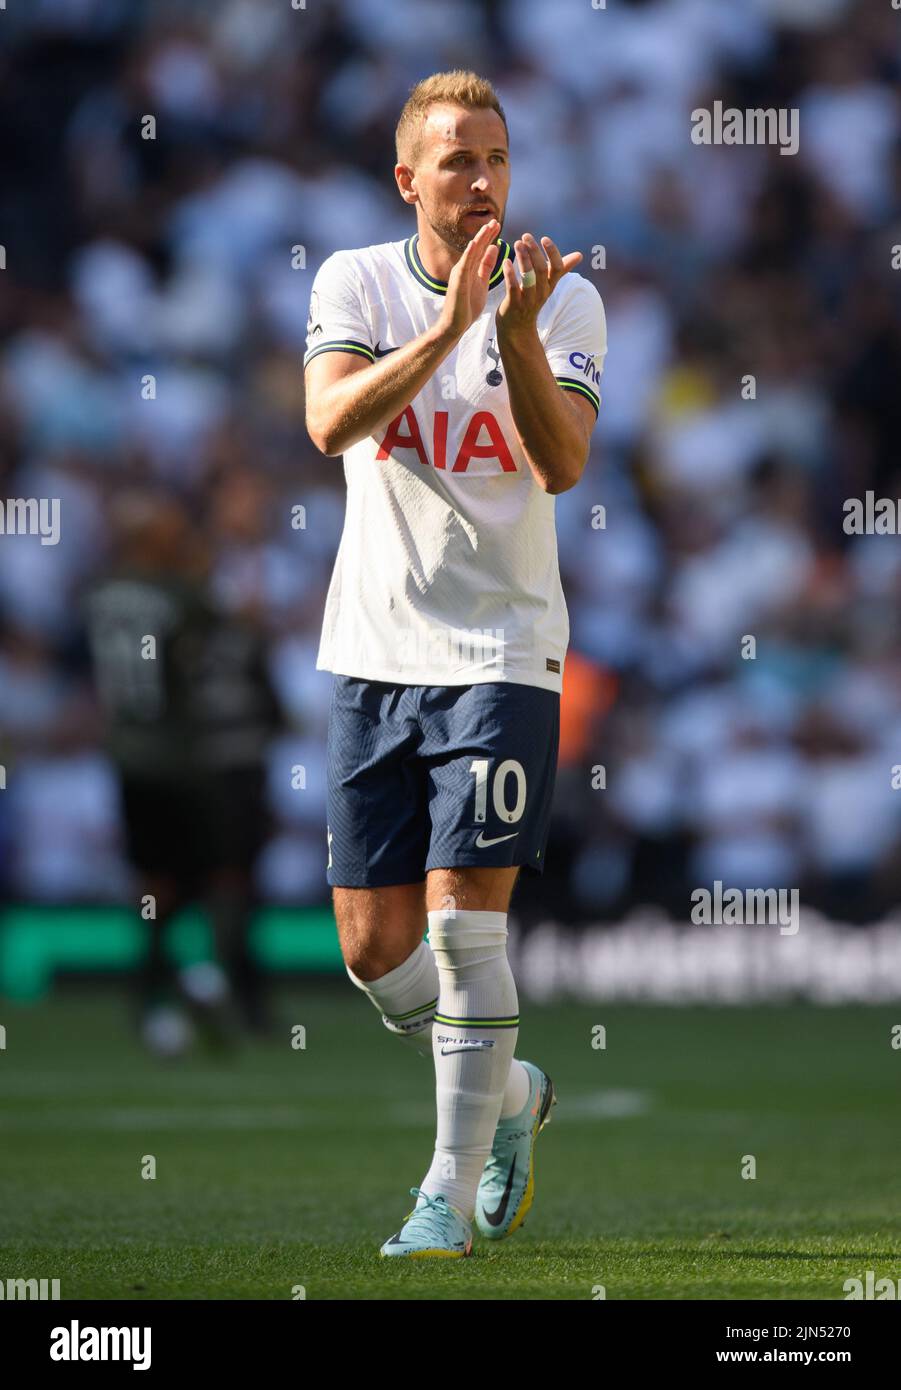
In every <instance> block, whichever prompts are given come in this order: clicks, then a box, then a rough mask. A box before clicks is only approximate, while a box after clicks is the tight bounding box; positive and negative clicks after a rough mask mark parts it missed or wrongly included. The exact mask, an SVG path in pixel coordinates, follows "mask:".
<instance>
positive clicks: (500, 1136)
mask: <svg viewBox="0 0 901 1390" xmlns="http://www.w3.org/2000/svg"><path fill="white" fill-rule="evenodd" d="M523 1066H524V1067H525V1069H526V1071H527V1072H528V1073H529V1077H530V1079H531V1082H532V1085H531V1087H530V1090H529V1099H528V1100H527V1101H526V1103H525V1105H524V1106H523V1108H522V1110H520V1112H519V1114H518V1115H511V1116H510V1117H509V1119H506V1120H498V1124H497V1129H496V1130H495V1131H494V1143H493V1144H492V1146H491V1156H490V1158H489V1159H488V1162H487V1163H486V1164H485V1171H484V1172H483V1173H482V1177H481V1180H480V1182H479V1190H478V1192H477V1193H476V1210H475V1224H476V1227H477V1229H478V1231H479V1234H480V1235H483V1236H486V1237H487V1239H488V1240H503V1238H504V1236H509V1235H511V1234H512V1233H513V1232H514V1231H515V1230H517V1229H518V1228H519V1227H520V1226H521V1225H522V1223H523V1221H524V1220H525V1218H526V1213H527V1212H528V1210H529V1208H530V1207H531V1205H532V1199H533V1197H534V1195H535V1157H534V1151H535V1140H536V1139H537V1138H538V1136H539V1134H540V1133H541V1131H542V1129H544V1126H545V1125H546V1124H547V1123H548V1121H549V1120H550V1109H551V1106H552V1105H556V1104H557V1096H556V1093H555V1091H554V1083H553V1082H552V1081H551V1078H550V1077H549V1076H548V1075H547V1074H546V1073H545V1072H543V1071H542V1070H541V1068H540V1067H536V1066H535V1065H534V1064H533V1063H532V1062H523Z"/></svg>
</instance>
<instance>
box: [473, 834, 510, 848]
mask: <svg viewBox="0 0 901 1390" xmlns="http://www.w3.org/2000/svg"><path fill="white" fill-rule="evenodd" d="M518 834H519V831H518V830H514V831H513V833H512V834H510V835H497V836H495V838H494V839H493V840H486V839H485V832H484V830H480V831H479V834H478V838H477V840H476V849H487V848H488V846H489V845H499V844H502V843H503V841H504V840H512V839H513V836H514V835H518Z"/></svg>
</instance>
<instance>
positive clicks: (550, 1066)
mask: <svg viewBox="0 0 901 1390" xmlns="http://www.w3.org/2000/svg"><path fill="white" fill-rule="evenodd" d="M523 1016H524V1023H523V1026H522V1028H521V1031H520V1043H519V1046H518V1049H517V1051H518V1053H519V1055H520V1056H521V1057H526V1058H529V1059H532V1060H535V1061H537V1062H539V1063H540V1064H541V1065H542V1066H543V1067H545V1068H546V1069H547V1070H548V1071H549V1072H550V1074H551V1075H552V1076H553V1078H554V1080H555V1082H556V1085H557V1090H558V1094H559V1104H558V1105H557V1107H556V1110H555V1112H554V1119H553V1123H551V1124H550V1125H549V1126H548V1127H547V1128H546V1129H545V1131H544V1133H543V1134H542V1136H541V1138H540V1139H539V1141H538V1146H537V1150H536V1175H537V1186H536V1198H535V1205H534V1206H533V1208H532V1211H531V1213H530V1215H529V1216H528V1218H527V1219H526V1222H525V1225H524V1227H523V1228H522V1230H521V1231H519V1232H517V1233H516V1234H515V1235H514V1236H512V1237H511V1238H510V1239H509V1240H507V1241H503V1242H500V1243H499V1244H497V1245H492V1244H489V1243H488V1242H485V1241H481V1240H478V1238H477V1239H476V1243H475V1248H474V1255H473V1258H471V1259H469V1260H460V1261H428V1262H424V1261H416V1262H408V1261H404V1260H391V1261H387V1260H381V1259H379V1257H378V1248H379V1245H380V1244H381V1242H382V1241H383V1240H385V1239H386V1238H387V1237H388V1236H389V1235H391V1233H392V1232H393V1231H395V1230H396V1229H397V1227H398V1226H399V1225H400V1223H401V1220H402V1218H403V1216H404V1215H405V1214H406V1212H407V1211H408V1210H409V1209H410V1207H411V1206H412V1204H413V1199H412V1198H410V1197H409V1196H408V1189H409V1188H410V1187H411V1186H412V1185H414V1184H416V1183H418V1182H419V1181H420V1179H421V1177H422V1176H423V1174H424V1173H425V1170H426V1168H427V1167H428V1163H429V1158H430V1152H431V1145H432V1140H433V1131H432V1119H431V1115H432V1077H431V1068H430V1066H429V1064H428V1062H427V1061H426V1060H425V1059H423V1058H420V1057H418V1056H417V1055H416V1054H414V1053H412V1052H411V1051H409V1050H407V1049H406V1048H405V1047H404V1046H403V1045H402V1044H400V1043H399V1042H397V1040H395V1039H392V1038H391V1037H389V1036H388V1034H387V1033H386V1032H385V1031H384V1029H383V1028H382V1027H381V1025H380V1023H379V1021H378V1016H377V1014H376V1013H375V1011H374V1010H373V1009H372V1008H371V1007H370V1006H369V1005H368V1004H367V1003H366V1002H365V1001H364V1000H362V999H361V998H360V997H359V996H358V995H357V994H356V992H355V991H352V990H351V989H350V987H349V986H344V985H343V984H341V983H339V982H337V981H322V982H313V983H311V984H310V985H309V986H308V987H305V988H304V987H298V986H293V987H291V988H290V990H289V992H287V993H284V994H282V995H280V996H279V999H278V1017H279V1023H280V1029H279V1036H278V1038H277V1039H276V1040H275V1041H274V1042H267V1043H265V1044H263V1043H255V1044H253V1045H249V1046H248V1047H247V1048H246V1049H245V1050H244V1051H242V1052H241V1053H240V1055H239V1056H238V1057H237V1058H236V1059H234V1060H217V1059H215V1058H211V1057H210V1055H209V1054H207V1053H205V1052H204V1051H203V1050H202V1049H200V1048H198V1049H197V1050H195V1052H193V1053H192V1054H191V1056H190V1057H189V1058H187V1059H185V1060H182V1061H180V1062H176V1063H163V1062H159V1061H155V1060H153V1059H152V1058H149V1057H147V1056H145V1054H144V1053H143V1051H142V1050H141V1048H140V1047H139V1045H138V1043H137V1042H136V1040H135V1039H134V1038H133V1036H132V1035H131V1033H130V1032H129V1030H128V1026H127V1014H126V1008H125V1003H124V1000H123V997H122V996H121V995H119V994H116V993H115V992H114V991H112V990H111V989H107V990H102V989H94V990H91V991H84V990H80V991H76V990H68V991H66V992H64V993H59V994H58V995H57V997H56V998H55V999H53V1000H51V1001H48V1002H46V1003H42V1004H39V1005H37V1006H33V1007H23V1006H13V1005H9V1004H7V1005H5V1006H3V1007H2V1011H0V1021H2V1022H3V1023H4V1024H5V1026H6V1047H5V1049H4V1050H0V1117H2V1118H0V1134H2V1146H0V1277H2V1278H15V1277H22V1278H26V1277H27V1278H32V1277H33V1278H40V1277H46V1278H58V1279H59V1280H60V1281H61V1296H62V1298H64V1299H65V1298H112V1299H158V1298H162V1299H198V1298H199V1299H238V1298H244V1299H285V1300H290V1299H291V1298H292V1297H294V1296H297V1295H296V1293H295V1290H296V1288H297V1286H302V1287H303V1289H304V1290H305V1296H306V1297H307V1298H309V1299H342V1298H343V1299H472V1298H475V1299H584V1300H590V1299H592V1298H593V1297H597V1296H598V1286H603V1287H604V1289H605V1291H606V1297H607V1298H608V1299H732V1298H752V1299H793V1298H814V1299H833V1300H836V1299H837V1300H841V1299H842V1298H843V1296H844V1295H843V1289H842V1285H843V1282H844V1280H845V1279H847V1278H849V1277H852V1276H856V1275H860V1276H862V1275H863V1273H864V1272H865V1271H866V1270H867V1269H873V1270H875V1271H876V1275H877V1277H882V1276H886V1275H888V1276H891V1277H893V1278H898V1277H899V1276H901V1209H899V1188H901V1176H899V1161H898V1160H899V1153H901V1146H899V1139H901V1121H899V1105H898V1101H899V1094H901V1071H899V1069H901V1052H899V1051H896V1050H893V1049H892V1047H891V1027H892V1025H893V1024H894V1023H896V1022H898V1021H899V1020H898V1010H897V1009H891V1008H884V1007H882V1008H871V1009H866V1008H844V1007H841V1008H823V1009H817V1008H813V1007H809V1006H803V1005H796V1006H792V1007H787V1008H769V1007H767V1008H763V1007H758V1008H739V1009H724V1008H691V1009H676V1008H645V1007H623V1006H617V1007H608V1006H602V1005H594V1006H587V1007H586V1006H583V1005H572V1004H567V1005H565V1006H564V1005H557V1006H554V1007H547V1008H540V1007H536V1006H529V1005H525V1007H524V1009H523ZM598 1023H601V1024H604V1025H605V1027H606V1030H607V1046H606V1049H604V1050H595V1048H593V1047H592V1042H591V1038H592V1027H593V1026H594V1025H596V1024H598ZM295 1024H303V1026H304V1028H305V1029H306V1047H305V1048H304V1049H302V1050H301V1049H298V1050H295V1049H294V1048H292V1046H291V1041H290V1039H291V1028H292V1026H293V1025H295ZM148 1154H149V1155H153V1156H154V1157H155V1159H156V1171H157V1175H156V1177H155V1179H152V1180H148V1179H144V1178H142V1177H141V1165H142V1158H143V1156H144V1155H148ZM743 1155H753V1156H754V1157H755V1159H756V1164H757V1176H756V1178H754V1179H753V1180H748V1179H742V1177H741V1165H742V1158H743Z"/></svg>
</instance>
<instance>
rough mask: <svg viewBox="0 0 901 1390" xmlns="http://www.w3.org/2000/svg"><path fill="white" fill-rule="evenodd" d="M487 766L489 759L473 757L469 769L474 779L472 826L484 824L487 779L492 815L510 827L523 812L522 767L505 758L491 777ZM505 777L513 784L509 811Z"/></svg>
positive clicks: (523, 787) (524, 797)
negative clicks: (474, 798)
mask: <svg viewBox="0 0 901 1390" xmlns="http://www.w3.org/2000/svg"><path fill="white" fill-rule="evenodd" d="M489 765H490V759H488V758H475V759H474V760H473V763H472V766H471V767H470V769H469V771H470V773H471V774H472V776H473V777H474V778H475V779H476V814H475V820H476V824H477V825H482V824H484V822H485V818H486V815H487V812H488V782H489V778H490V780H491V799H492V803H493V805H494V810H495V814H496V815H497V816H498V817H499V818H500V819H501V820H503V821H506V822H507V823H508V824H513V823H514V822H515V821H518V820H519V819H520V818H521V817H522V813H523V811H524V810H525V809H526V774H525V770H524V768H523V765H522V763H518V762H517V761H516V759H515V758H505V759H504V761H503V762H502V763H499V764H498V766H497V767H496V768H495V770H494V776H493V777H491V774H490V772H489ZM508 777H513V779H514V783H515V796H516V800H515V802H514V804H513V806H512V808H511V807H510V806H508V805H507V779H508Z"/></svg>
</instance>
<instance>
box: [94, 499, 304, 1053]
mask: <svg viewBox="0 0 901 1390" xmlns="http://www.w3.org/2000/svg"><path fill="white" fill-rule="evenodd" d="M112 521H113V529H114V533H115V548H116V554H115V557H114V563H113V566H112V567H111V570H110V572H109V573H108V574H107V575H106V576H105V577H104V578H103V579H102V580H101V581H100V582H99V583H97V584H96V585H95V586H94V587H93V588H92V589H91V590H90V591H89V592H88V594H87V595H86V616H87V625H88V638H89V642H90V648H91V655H92V660H93V667H94V674H95V684H96V688H97V693H98V697H99V701H100V704H101V707H102V710H103V712H104V715H105V720H106V732H107V740H106V744H107V751H108V753H109V756H110V758H111V760H112V762H113V764H114V766H115V769H116V771H117V773H118V777H119V783H120V789H121V798H122V812H123V820H124V826H125V837H126V849H127V854H128V858H129V860H130V862H131V864H132V866H133V867H134V869H135V870H136V872H137V874H138V878H139V883H140V893H141V896H142V899H143V898H144V897H145V895H148V894H152V896H153V898H154V900H155V917H154V918H153V919H152V920H151V921H149V922H148V927H149V944H148V952H147V956H146V958H145V961H144V963H143V966H142V968H141V970H140V972H139V977H138V986H139V989H138V993H139V1011H140V1028H141V1034H142V1037H143V1039H144V1042H145V1043H146V1045H147V1046H148V1047H149V1048H150V1049H151V1050H152V1051H154V1052H155V1053H158V1054H159V1055H162V1056H176V1055H178V1054H180V1053H181V1052H183V1051H184V1050H185V1048H186V1047H187V1045H188V1044H189V1042H190V1040H191V1033H192V1029H191V1019H192V1018H193V1021H194V1022H196V1023H197V1024H198V1025H199V1026H200V1028H201V1031H202V1032H203V1034H204V1036H205V1038H206V1040H207V1041H208V1042H209V1043H210V1044H212V1045H214V1046H220V1047H226V1048H227V1047H228V1046H229V1045H230V1044H232V1043H233V1042H234V1041H235V1038H236V1032H237V1028H238V1026H239V1025H240V1023H243V1024H244V1026H246V1027H247V1028H248V1029H250V1030H251V1031H253V1032H257V1033H265V1032H266V1031H268V1027H269V1017H268V1012H267V1008H266V1003H265V998H264V987H263V979H262V973H261V971H260V969H259V967H258V965H257V964H256V961H255V960H254V958H253V955H252V954H251V951H250V948H249V942H248V933H249V928H250V923H251V918H252V913H253V909H254V907H255V893H254V867H255V863H256V860H257V857H258V855H259V852H260V849H261V848H262V845H263V843H264V841H265V838H266V833H267V828H268V826H267V812H266V798H265V755H266V749H267V745H268V743H269V740H270V739H271V738H272V736H273V734H274V733H275V732H276V731H277V729H278V728H279V726H280V723H281V719H280V712H279V708H278V703H277V700H276V697H275V694H274V691H273V687H272V684H271V682H270V680H269V677H268V673H267V667H266V661H265V649H264V645H263V641H262V638H261V636H260V635H259V633H258V632H257V631H256V630H255V628H254V627H253V626H251V625H250V624H249V623H247V622H245V621H244V620H242V619H240V618H236V617H233V616H231V615H226V614H224V613H222V612H220V611H218V610H217V608H216V607H215V606H214V604H213V603H212V601H211V598H210V596H209V593H208V591H207V587H206V582H205V576H206V569H207V555H206V550H205V547H204V543H203V538H202V536H201V534H200V532H199V530H198V529H197V528H196V527H195V526H194V525H193V524H192V522H191V520H190V519H189V516H188V514H187V512H186V511H185V509H184V507H183V506H182V505H181V503H180V502H179V501H178V500H177V498H175V497H173V496H172V495H171V494H168V493H155V492H153V491H151V490H140V491H138V490H135V491H128V492H125V493H123V494H121V495H120V496H119V497H118V498H117V499H116V500H115V502H114V503H113V507H112ZM198 900H199V901H201V902H202V903H203V905H204V906H205V908H206V910H207V913H208V916H209V920H210V924H211V927H212V931H213V939H214V944H215V956H216V959H215V961H211V962H206V963H202V964H197V965H194V966H190V967H188V968H187V969H183V970H177V969H176V967H175V966H174V965H173V964H171V963H170V961H169V959H168V957H167V955H166V953H165V950H164V936H165V930H166V926H167V924H168V923H169V922H170V921H171V919H172V917H173V916H174V915H175V913H176V912H177V911H178V910H179V909H180V908H182V907H183V906H185V904H187V903H189V902H193V901H198ZM180 1005H186V1006H187V1008H188V1016H186V1014H185V1011H184V1009H183V1008H181V1007H180Z"/></svg>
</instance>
